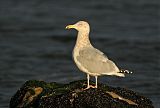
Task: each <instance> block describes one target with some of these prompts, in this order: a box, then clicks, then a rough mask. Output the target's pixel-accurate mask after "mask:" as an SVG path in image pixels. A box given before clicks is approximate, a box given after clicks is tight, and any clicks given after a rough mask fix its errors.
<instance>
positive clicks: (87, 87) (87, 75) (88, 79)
mask: <svg viewBox="0 0 160 108" xmlns="http://www.w3.org/2000/svg"><path fill="white" fill-rule="evenodd" d="M89 79H90V77H89V74H87V88H90V86H89Z"/></svg>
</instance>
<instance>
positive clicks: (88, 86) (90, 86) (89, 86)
mask: <svg viewBox="0 0 160 108" xmlns="http://www.w3.org/2000/svg"><path fill="white" fill-rule="evenodd" d="M97 78H98V77H97V76H95V79H96V85H95V86H92V85H89V79H90V77H89V74H87V88H85V89H84V90H87V89H89V88H97Z"/></svg>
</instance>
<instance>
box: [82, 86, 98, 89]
mask: <svg viewBox="0 0 160 108" xmlns="http://www.w3.org/2000/svg"><path fill="white" fill-rule="evenodd" d="M90 88H97V86H93V85H89V86H88V87H87V88H85V89H83V90H87V89H90Z"/></svg>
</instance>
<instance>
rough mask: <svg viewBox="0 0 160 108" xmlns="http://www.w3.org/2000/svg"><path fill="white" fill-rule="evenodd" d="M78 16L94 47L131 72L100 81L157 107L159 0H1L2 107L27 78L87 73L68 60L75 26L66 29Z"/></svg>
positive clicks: (65, 77) (51, 79) (77, 76)
mask: <svg viewBox="0 0 160 108" xmlns="http://www.w3.org/2000/svg"><path fill="white" fill-rule="evenodd" d="M84 1H85V2H84ZM78 20H87V21H89V23H90V25H91V34H90V36H91V40H92V43H93V44H94V46H96V48H98V49H100V50H102V51H103V52H104V53H105V54H107V56H108V57H109V58H110V59H112V60H113V61H115V62H116V64H117V65H118V66H119V67H123V68H126V69H130V70H132V71H133V72H134V74H132V75H127V77H125V78H117V77H108V76H103V77H99V82H102V83H105V84H109V85H112V86H120V87H125V88H129V89H132V90H135V91H137V92H140V93H141V94H142V95H144V96H146V97H148V98H150V99H151V100H152V101H153V102H154V106H155V107H157V108H158V107H160V101H159V98H160V90H159V89H160V1H159V0H99V1H98V0H88V1H87V0H79V1H78V0H77V1H75V0H67V1H63V2H62V1H61V0H59V1H57V0H1V1H0V107H1V108H7V107H8V105H9V100H10V97H11V96H12V95H13V94H14V93H15V92H16V90H17V89H18V88H19V87H20V86H21V85H22V84H23V83H24V82H25V81H27V80H31V79H37V80H44V81H49V82H60V83H67V82H70V81H73V80H79V79H85V78H86V75H85V74H84V73H82V72H80V71H79V70H78V69H77V67H76V66H75V64H74V62H73V61H72V55H71V54H72V49H73V47H74V44H75V40H76V32H75V31H74V30H72V31H67V30H65V29H64V28H65V26H66V25H67V24H72V23H75V22H76V21H78Z"/></svg>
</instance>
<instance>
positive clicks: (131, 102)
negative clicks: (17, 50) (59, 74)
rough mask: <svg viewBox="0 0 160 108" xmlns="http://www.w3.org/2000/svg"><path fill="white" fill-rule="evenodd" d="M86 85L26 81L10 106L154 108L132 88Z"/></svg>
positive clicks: (32, 107)
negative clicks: (87, 87)
mask: <svg viewBox="0 0 160 108" xmlns="http://www.w3.org/2000/svg"><path fill="white" fill-rule="evenodd" d="M86 84H87V81H85V80H80V81H74V82H71V83H69V84H58V83H55V82H53V83H46V82H44V81H37V80H31V81H27V82H26V83H25V84H24V85H23V86H22V87H21V88H20V89H19V90H18V91H17V92H16V94H15V95H14V96H13V97H12V98H11V100H10V108H17V107H18V108H22V107H23V108H154V107H153V105H152V102H151V101H150V100H149V99H148V98H146V97H144V96H141V95H140V94H139V93H136V92H134V91H131V90H128V89H125V88H120V87H116V88H115V87H110V86H107V85H103V84H99V85H98V88H97V89H94V88H90V89H87V90H84V89H83V88H85V87H86ZM91 84H93V82H91Z"/></svg>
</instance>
